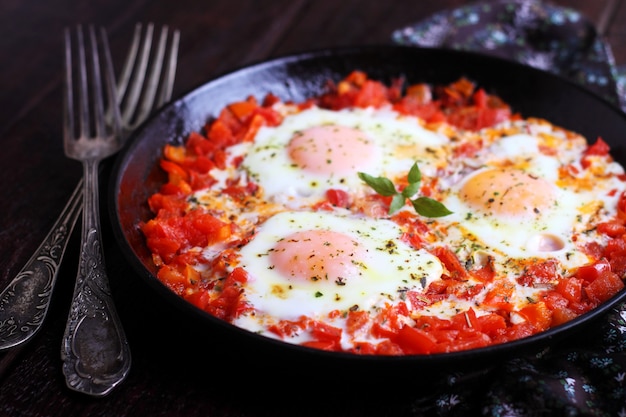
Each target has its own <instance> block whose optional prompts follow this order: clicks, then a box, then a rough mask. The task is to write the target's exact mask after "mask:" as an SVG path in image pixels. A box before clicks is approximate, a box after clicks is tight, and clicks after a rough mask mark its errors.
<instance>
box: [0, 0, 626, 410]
mask: <svg viewBox="0 0 626 417" xmlns="http://www.w3.org/2000/svg"><path fill="white" fill-rule="evenodd" d="M463 3H464V2H462V1H458V0H441V1H408V0H404V1H403V0H387V1H369V2H366V1H359V0H346V1H338V0H276V1H271V2H270V1H267V2H261V1H255V0H205V1H198V0H176V1H173V0H152V1H148V0H123V1H122V0H91V1H76V0H47V1H38V2H35V1H20V0H3V1H2V2H0V149H1V150H0V173H1V178H2V184H3V190H4V191H3V193H2V194H3V196H4V198H2V202H1V203H0V248H1V249H0V250H1V252H0V253H1V255H0V287H1V288H4V286H6V285H7V284H8V283H9V281H10V280H11V279H12V278H13V276H14V275H15V274H16V273H17V272H18V271H19V270H20V268H21V267H22V266H23V265H24V263H25V262H26V261H27V260H28V258H29V257H30V255H31V253H32V252H33V251H34V250H35V249H36V247H37V246H38V245H39V243H40V241H41V240H42V238H43V237H44V236H45V234H46V233H47V231H48V230H49V228H50V227H51V225H52V223H53V222H54V220H55V219H56V216H57V215H58V214H59V212H60V211H61V209H62V207H63V206H64V204H65V202H66V200H67V198H68V197H69V195H70V193H71V191H72V189H73V188H74V186H75V184H76V183H77V181H78V180H79V178H80V176H81V168H80V165H79V164H78V163H77V162H75V161H73V160H69V159H67V158H65V157H64V155H63V149H62V143H61V134H62V117H61V108H62V104H61V103H62V99H61V80H62V76H63V69H62V32H63V28H64V27H66V26H73V25H75V24H77V23H94V24H98V25H103V26H104V27H106V29H107V30H108V33H109V38H110V43H111V46H112V48H113V51H114V52H113V55H114V60H115V62H116V63H120V62H121V61H122V59H123V57H124V54H125V52H126V49H127V47H128V45H129V40H130V38H131V35H132V31H133V27H134V25H135V23H136V22H154V23H155V24H156V25H161V24H167V25H170V26H171V27H172V28H177V29H180V31H181V34H182V36H181V43H180V58H179V67H178V77H177V81H176V85H175V88H174V95H175V96H176V95H180V94H183V93H184V92H186V91H188V90H190V89H192V88H193V87H195V86H197V85H200V84H201V83H203V82H204V81H207V80H209V79H210V78H211V77H213V76H216V75H218V74H221V73H223V72H225V71H228V70H230V69H235V68H237V67H239V66H242V65H245V64H249V63H252V62H255V61H259V60H263V59H266V58H270V57H274V56H278V55H283V54H287V53H292V52H298V51H302V50H308V49H317V48H324V47H333V46H344V45H358V44H372V43H376V44H380V43H390V42H391V33H392V32H393V30H395V29H397V28H401V27H404V26H406V25H409V24H411V23H413V22H416V21H419V20H421V19H424V18H426V17H428V16H429V15H431V14H433V13H435V12H437V11H440V10H442V9H444V8H448V7H454V6H458V5H461V4H463ZM556 4H559V5H565V6H570V7H573V8H577V9H579V10H581V11H582V12H583V13H584V14H585V15H586V16H588V17H589V18H590V19H591V20H592V21H593V22H595V24H596V26H597V27H598V29H599V31H600V32H601V33H602V34H604V36H605V37H606V38H607V40H608V41H609V43H610V44H611V46H612V48H613V52H614V55H615V58H616V61H617V63H618V64H624V63H626V25H624V24H623V23H625V22H626V1H624V0H597V1H593V2H591V1H588V0H570V1H566V0H559V1H556ZM104 190H106V184H103V199H106V193H105V192H104ZM103 222H104V226H105V246H106V259H107V264H108V269H109V271H110V274H111V285H112V291H113V294H114V297H115V301H116V304H117V307H118V310H119V313H120V315H121V319H122V321H123V324H124V327H125V329H126V331H127V334H128V336H129V339H130V345H131V349H132V352H133V365H132V370H131V373H130V375H129V377H128V378H127V380H126V381H125V382H124V384H123V385H122V386H120V387H119V388H118V389H116V390H115V391H114V392H113V393H111V394H110V395H109V396H107V397H105V398H101V399H93V398H89V397H86V396H83V395H80V394H77V393H74V392H71V391H70V390H68V389H67V388H66V386H65V382H64V378H63V375H62V372H61V360H60V343H61V336H62V333H63V330H64V326H65V319H66V317H67V313H68V308H69V301H70V298H71V293H72V286H73V280H74V276H75V270H76V258H77V248H76V246H77V244H78V239H77V236H74V238H73V240H72V241H71V242H70V249H69V254H68V258H67V262H66V263H65V264H64V265H63V268H62V271H61V276H60V278H59V282H58V286H57V288H56V290H55V296H54V299H53V303H52V305H51V307H50V311H49V316H48V318H47V320H46V323H45V326H44V328H43V329H42V331H41V332H40V333H38V334H37V335H36V336H35V338H34V339H33V340H31V341H30V342H29V343H28V344H27V345H25V346H22V347H19V348H16V349H13V350H9V351H6V352H2V353H0V416H31V417H34V416H120V417H121V416H137V415H144V416H169V415H183V416H209V415H210V416H242V417H243V416H296V415H301V416H304V415H325V416H331V415H342V416H347V415H415V414H413V413H412V411H411V410H412V408H411V404H412V401H414V400H415V398H417V397H419V395H418V394H416V396H415V397H411V398H408V399H407V400H406V401H402V399H400V400H397V399H396V400H394V401H393V404H389V403H388V402H387V401H385V398H380V401H378V404H379V406H378V407H376V406H371V404H374V403H376V402H375V401H365V400H364V399H363V401H361V400H359V396H358V394H354V393H355V392H357V393H358V390H357V391H350V392H351V393H352V394H350V395H347V394H346V393H344V392H328V391H327V390H325V388H324V385H323V384H320V386H319V387H318V389H315V390H314V391H312V392H300V396H299V398H297V399H296V400H293V399H289V398H287V397H286V394H285V393H284V392H283V391H282V390H281V389H280V388H279V387H280V385H278V386H277V388H276V389H272V384H274V382H273V379H272V376H270V375H267V374H263V375H260V374H257V373H255V372H253V371H251V370H249V369H247V368H245V367H242V366H239V364H238V363H236V361H232V359H231V360H230V361H229V362H226V363H225V362H224V361H223V360H221V358H219V357H214V356H210V355H208V354H207V352H205V351H204V350H203V349H202V348H199V347H197V346H195V345H194V344H193V343H189V340H190V332H193V331H194V330H193V329H192V328H189V327H186V325H185V323H181V322H180V321H179V319H178V318H177V316H175V315H173V314H169V313H170V312H169V311H168V310H167V309H166V308H162V307H163V306H160V305H159V299H158V298H156V297H154V295H151V294H150V293H148V292H147V291H146V289H145V288H144V287H143V286H142V284H141V283H140V282H139V281H138V280H137V279H136V277H135V276H134V272H133V271H132V270H131V268H130V266H129V265H128V264H127V263H126V261H125V259H124V257H123V256H122V254H121V253H120V252H119V250H118V249H117V247H116V245H115V242H114V239H113V236H112V235H111V233H110V230H109V229H110V228H109V227H108V224H107V222H108V218H106V215H105V216H104V218H103ZM192 336H193V335H192ZM308 377H309V376H308V375H301V376H299V378H302V380H304V379H306V378H308ZM327 377H328V378H332V379H337V378H345V386H346V390H348V389H349V388H348V387H354V386H364V385H362V384H374V385H380V384H387V383H389V381H351V380H350V378H349V375H343V376H342V375H341V372H337V373H336V374H334V375H328V376H327ZM299 378H295V379H294V380H293V381H287V384H288V385H291V386H296V387H297V386H298V384H299V383H300V381H298V379H299ZM283 382H285V381H283ZM268 387H269V388H268ZM293 391H294V392H297V389H295V390H293ZM290 395H291V394H290Z"/></svg>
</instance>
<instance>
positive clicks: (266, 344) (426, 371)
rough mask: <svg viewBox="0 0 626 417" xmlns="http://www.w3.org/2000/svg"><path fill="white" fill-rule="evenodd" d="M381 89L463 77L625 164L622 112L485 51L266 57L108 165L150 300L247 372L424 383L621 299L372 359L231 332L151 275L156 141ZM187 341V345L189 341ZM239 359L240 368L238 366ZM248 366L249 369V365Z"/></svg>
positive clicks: (154, 125)
mask: <svg viewBox="0 0 626 417" xmlns="http://www.w3.org/2000/svg"><path fill="white" fill-rule="evenodd" d="M356 69H358V70H363V71H365V72H367V74H369V76H370V77H371V78H373V79H378V80H381V81H384V82H386V83H388V82H390V81H391V80H392V79H394V78H397V77H404V78H406V80H407V81H408V83H417V82H428V83H431V84H446V83H449V82H452V81H455V80H457V79H458V78H459V77H461V76H464V77H467V78H469V79H470V80H472V81H474V82H476V83H477V84H478V85H479V86H481V87H484V88H485V89H486V90H487V91H488V92H490V93H494V94H496V95H498V96H500V97H501V98H503V99H504V100H505V101H506V102H508V103H509V104H510V105H511V106H512V108H513V109H514V111H516V112H519V113H520V114H521V115H522V116H524V117H530V116H533V117H542V118H546V119H548V120H550V121H551V122H553V123H555V124H557V125H560V126H562V127H565V128H568V129H570V130H573V131H576V132H579V133H581V134H583V135H585V136H586V137H587V138H588V139H589V140H595V138H596V137H598V136H601V137H602V138H603V139H604V140H605V141H606V142H608V143H609V144H610V146H611V148H612V153H613V155H614V157H615V158H616V159H617V160H618V161H620V162H621V163H623V164H624V163H626V153H625V152H626V149H625V146H626V142H625V141H624V140H623V137H624V135H625V134H626V116H625V115H624V114H623V113H622V112H621V111H620V110H619V109H618V108H617V107H614V106H613V105H611V104H609V103H608V102H606V101H604V100H603V99H601V98H599V97H598V96H596V95H594V94H592V93H590V92H589V91H587V90H585V89H584V88H582V87H579V86H578V85H576V84H574V83H572V82H570V81H567V80H565V79H563V78H559V77H557V76H555V75H552V74H549V73H547V72H543V71H540V70H536V69H533V68H530V67H527V66H523V65H519V64H516V63H512V62H509V61H504V60H500V59H497V58H492V57H488V56H484V55H479V54H474V53H465V52H459V51H450V50H437V49H418V48H414V47H405V46H368V47H354V48H344V49H334V50H322V51H315V52H310V53H302V54H297V55H291V56H286V57H281V58H277V59H273V60H270V61H267V62H262V63H258V64H256V65H252V66H248V67H245V68H242V69H239V70H236V71H233V72H230V73H228V74H225V75H223V76H221V77H218V78H216V79H214V80H212V81H209V82H207V83H206V84H204V85H202V86H200V87H199V88H197V89H195V90H193V91H191V92H189V93H188V94H186V95H184V96H183V97H181V98H180V99H178V100H176V101H173V102H172V103H171V104H169V105H167V106H166V107H165V108H164V109H163V110H162V111H160V112H159V113H158V114H156V115H155V116H154V117H152V118H151V119H150V120H149V121H147V122H146V123H145V124H144V125H143V126H142V127H141V128H140V129H138V131H137V132H136V133H135V134H134V136H133V137H132V139H131V140H130V142H129V144H128V145H127V146H126V148H125V149H124V150H123V152H122V153H121V154H120V155H119V157H118V158H117V160H116V163H115V166H114V168H113V177H112V181H111V185H110V202H109V203H110V205H109V207H110V214H111V220H112V225H113V228H114V232H115V236H116V238H117V240H118V243H119V245H120V247H121V249H122V251H123V253H124V254H125V255H126V257H127V259H128V261H129V262H130V263H131V264H132V266H133V267H134V269H135V270H136V272H137V277H138V278H140V279H141V280H142V281H143V282H144V283H145V284H147V286H148V287H150V288H152V289H153V290H154V291H156V299H157V300H158V302H162V303H164V304H167V305H170V306H174V309H173V310H172V314H174V315H176V316H177V318H178V316H179V317H180V322H181V323H182V322H183V321H185V323H193V325H192V326H193V328H194V329H196V331H195V334H197V335H200V334H203V335H205V336H206V338H207V339H208V341H206V340H205V341H204V342H201V341H200V340H201V338H200V337H198V338H197V344H198V345H199V344H201V343H208V344H210V345H212V346H213V347H215V346H219V347H221V348H222V350H223V351H224V352H229V353H231V354H232V355H233V356H235V357H236V358H237V359H236V361H237V362H238V363H246V365H245V366H246V367H250V366H265V370H267V371H270V372H272V373H273V374H274V375H276V374H277V373H280V372H284V373H285V375H292V376H293V375H294V374H295V375H301V374H302V375H309V376H310V375H315V374H323V375H328V373H329V372H330V373H331V375H333V374H337V372H338V370H341V374H342V375H348V376H349V378H354V379H356V380H359V379H362V378H376V379H379V378H380V377H382V378H397V377H398V376H402V375H405V376H408V375H411V374H415V373H416V372H417V373H418V374H419V375H420V376H421V378H420V379H421V380H422V381H429V383H432V382H433V381H435V380H442V379H445V377H446V375H449V374H456V373H457V372H468V373H471V372H479V373H480V371H481V370H482V369H487V368H489V367H490V366H492V365H493V364H494V363H497V362H498V361H500V360H505V359H508V358H512V357H515V356H516V355H522V354H533V353H536V352H540V351H541V350H542V349H544V348H546V347H547V346H549V345H551V344H553V343H554V342H556V341H558V340H561V339H562V338H563V337H564V336H568V335H571V334H574V333H576V332H580V331H581V330H583V329H584V328H585V327H586V325H587V324H589V323H591V322H593V321H595V319H597V318H598V317H599V316H601V315H603V314H604V313H605V312H607V311H608V310H609V309H610V308H611V307H613V306H615V305H616V304H617V303H618V302H620V301H621V300H623V299H624V298H626V291H622V292H620V293H619V294H618V295H617V296H615V297H614V298H613V299H611V300H609V301H608V302H606V303H605V304H603V305H602V306H600V307H599V308H597V309H595V310H594V311H592V312H590V313H587V314H585V315H583V316H581V317H578V318H577V319H575V320H573V321H571V322H569V323H567V324H564V325H561V326H559V327H557V328H554V329H551V330H549V331H546V332H543V333H541V334H538V335H535V336H532V337H529V338H526V339H523V340H519V341H515V342H510V343H506V344H503V345H497V346H491V347H487V348H482V349H476V350H471V351H465V352H458V353H449V354H436V355H426V356H404V357H376V356H357V355H351V354H343V353H330V352H323V351H317V350H312V349H308V348H302V347H299V346H294V345H290V344H286V343H282V342H278V341H275V340H270V339H267V338H265V337H262V336H258V335H256V334H252V333H249V332H247V331H244V330H241V329H238V328H236V327H234V326H232V325H229V324H227V323H225V322H222V321H221V320H218V319H216V318H214V317H212V316H210V315H208V314H206V313H204V312H203V311H200V310H199V309H197V308H195V307H193V306H192V305H190V304H188V303H186V302H185V301H184V300H183V299H181V298H179V297H178V296H176V295H175V294H174V293H172V292H170V291H169V290H168V289H167V288H165V286H163V285H162V284H161V283H160V282H159V281H158V280H157V279H156V278H155V276H154V273H155V267H154V265H153V263H152V261H151V258H150V256H149V252H148V250H147V248H146V246H145V245H144V241H143V238H142V236H141V234H140V232H139V230H138V228H137V224H138V223H139V222H140V221H141V220H146V219H147V218H148V217H149V216H150V213H149V210H148V208H147V205H146V200H147V198H148V196H149V195H151V194H152V193H153V192H155V190H156V189H157V188H158V186H159V185H160V182H161V181H163V180H164V177H163V174H161V173H160V172H159V170H158V169H157V168H156V162H157V160H158V158H159V157H160V155H161V149H162V147H163V145H165V144H166V143H168V142H169V143H171V142H181V141H183V140H184V139H185V137H186V136H187V134H189V133H190V132H191V131H198V130H200V129H202V128H203V126H204V124H205V123H206V122H207V120H209V119H210V118H211V117H213V116H215V115H217V114H218V112H219V111H220V109H221V108H222V107H223V106H224V105H226V104H227V103H229V102H232V101H235V100H241V99H245V98H246V97H247V96H249V95H254V96H256V97H257V98H259V99H261V98H263V96H265V94H266V93H268V92H272V93H274V94H275V95H277V96H278V97H280V98H281V99H282V100H293V101H301V100H304V99H306V98H307V97H310V96H314V95H317V94H319V93H321V92H322V91H323V90H324V87H325V85H326V82H327V81H328V80H334V81H337V80H339V79H341V78H343V77H345V76H346V75H347V74H348V73H350V72H351V71H353V70H356ZM186 343H188V344H190V345H191V347H192V348H195V346H193V345H195V344H196V337H195V336H193V335H191V336H190V337H189V338H188V340H187V341H186ZM242 361H244V362H242ZM247 369H255V368H247Z"/></svg>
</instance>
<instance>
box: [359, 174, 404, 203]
mask: <svg viewBox="0 0 626 417" xmlns="http://www.w3.org/2000/svg"><path fill="white" fill-rule="evenodd" d="M358 175H359V178H361V180H363V181H364V182H365V183H366V184H367V185H369V186H370V187H372V188H373V189H374V191H376V192H377V193H378V194H380V195H382V196H384V197H389V196H392V195H395V194H397V191H396V187H395V186H394V185H393V183H392V182H391V180H389V179H388V178H385V177H373V176H371V175H369V174H366V173H364V172H359V173H358Z"/></svg>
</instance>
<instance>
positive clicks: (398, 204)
mask: <svg viewBox="0 0 626 417" xmlns="http://www.w3.org/2000/svg"><path fill="white" fill-rule="evenodd" d="M405 202H406V198H405V197H404V196H403V195H402V194H396V195H394V196H393V198H392V199H391V204H390V205H389V214H393V213H395V212H396V211H398V210H400V209H401V208H402V207H404V203H405Z"/></svg>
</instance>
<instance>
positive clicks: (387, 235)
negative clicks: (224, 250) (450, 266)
mask: <svg viewBox="0 0 626 417" xmlns="http://www.w3.org/2000/svg"><path fill="white" fill-rule="evenodd" d="M401 235H402V230H401V229H400V227H399V226H398V225H397V224H395V223H393V222H392V221H389V220H380V219H378V220H372V219H367V218H358V217H354V216H352V215H350V214H348V213H347V212H340V213H335V212H332V213H331V212H305V211H302V212H283V213H279V214H276V215H274V216H273V217H271V218H270V219H269V220H267V221H266V222H265V223H263V224H262V225H261V226H260V227H259V228H258V232H257V234H256V235H255V236H254V238H253V239H252V240H251V241H250V242H249V243H248V244H247V245H245V246H244V247H243V248H241V251H240V264H239V266H241V267H243V268H244V269H245V270H246V271H247V272H248V274H249V278H248V282H247V284H246V288H245V294H246V298H247V300H248V301H249V302H250V303H251V304H252V305H254V306H255V309H256V310H257V314H256V315H257V319H258V318H259V317H258V316H259V315H262V316H267V317H270V318H274V320H280V319H287V320H293V319H296V318H298V317H300V316H301V315H306V316H310V317H324V316H326V315H328V313H329V312H331V311H334V310H340V311H347V310H348V309H353V310H354V309H358V310H372V309H374V308H376V307H379V306H382V305H384V304H385V303H394V302H397V301H399V300H400V299H401V295H402V294H403V293H404V292H405V291H407V290H413V291H420V292H421V291H423V290H424V289H425V288H427V287H428V285H429V284H430V283H431V282H433V281H435V280H439V279H441V275H442V272H443V267H442V264H441V262H440V261H439V259H438V258H436V257H435V256H433V255H432V254H430V253H428V252H427V251H425V250H415V249H414V248H412V247H410V246H409V245H408V244H406V243H404V242H403V241H402V240H400V237H401Z"/></svg>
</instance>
